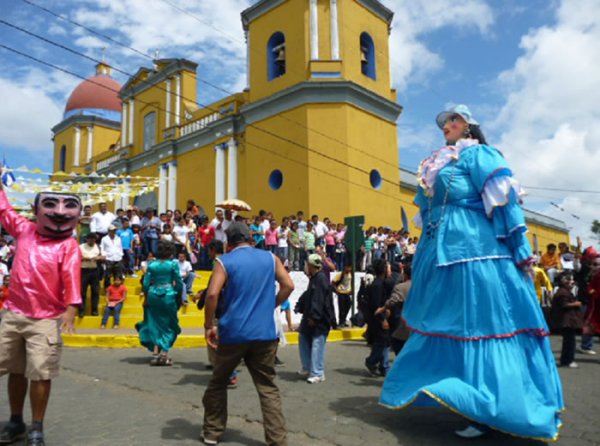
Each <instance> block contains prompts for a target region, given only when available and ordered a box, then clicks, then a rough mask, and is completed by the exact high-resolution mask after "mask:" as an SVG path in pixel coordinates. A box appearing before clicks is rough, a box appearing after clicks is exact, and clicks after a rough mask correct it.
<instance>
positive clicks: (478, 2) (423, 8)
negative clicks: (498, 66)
mask: <svg viewBox="0 0 600 446" xmlns="http://www.w3.org/2000/svg"><path fill="white" fill-rule="evenodd" d="M384 3H385V5H386V6H387V7H388V8H390V9H391V10H392V11H394V21H393V24H392V33H391V35H390V54H391V68H392V76H393V84H394V86H395V87H396V88H398V89H399V90H401V91H402V90H405V89H406V88H407V87H408V85H409V83H416V82H423V81H424V80H426V79H427V76H428V75H429V74H431V73H432V72H434V71H437V70H439V69H441V68H442V66H443V64H444V60H443V58H442V56H441V55H439V54H436V53H435V52H434V51H433V50H431V49H429V48H427V47H426V46H425V45H424V44H423V43H422V41H421V37H422V36H423V35H425V34H427V33H429V32H432V31H436V30H439V29H442V28H451V29H452V30H451V32H471V31H473V30H474V31H477V32H479V33H481V34H485V33H487V32H488V31H489V29H490V27H491V25H492V24H493V22H494V14H493V12H492V9H491V8H490V7H489V6H488V5H487V3H485V2H484V1H483V0H455V1H453V2H452V3H451V4H449V3H448V2H447V1H445V0H429V1H420V2H415V1H411V0H387V1H384Z"/></svg>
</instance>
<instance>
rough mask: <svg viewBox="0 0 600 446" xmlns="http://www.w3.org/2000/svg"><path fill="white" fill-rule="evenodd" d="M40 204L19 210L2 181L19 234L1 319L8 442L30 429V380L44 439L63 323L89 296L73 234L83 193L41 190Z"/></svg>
mask: <svg viewBox="0 0 600 446" xmlns="http://www.w3.org/2000/svg"><path fill="white" fill-rule="evenodd" d="M0 183H1V182H0ZM33 211H34V213H35V216H36V220H37V223H33V222H31V221H29V220H27V219H26V218H25V217H23V216H21V215H19V214H17V212H15V210H14V209H13V208H12V206H11V205H10V203H9V201H8V199H7V197H6V193H5V192H4V190H2V185H1V184H0V225H2V227H3V228H4V229H5V230H6V231H7V232H8V233H9V234H10V235H11V236H13V237H14V238H15V239H16V242H17V251H16V254H15V259H14V262H13V267H12V272H11V281H10V293H9V298H8V300H7V301H6V302H5V309H6V310H7V311H6V314H5V315H4V316H3V317H2V323H1V324H0V376H2V375H4V374H6V373H8V374H9V377H8V398H9V402H10V411H11V417H10V421H9V422H8V424H6V425H5V426H4V429H3V430H2V431H1V432H0V444H6V443H11V442H13V441H15V440H17V439H18V438H20V437H23V436H25V433H26V428H25V423H24V422H23V406H24V404H25V396H26V393H27V387H28V386H29V388H30V390H29V395H30V399H31V412H32V424H31V426H30V429H29V432H28V434H27V442H26V444H28V445H35V446H41V445H44V434H43V420H44V414H45V411H46V406H47V404H48V398H49V396H50V385H51V380H52V379H53V378H54V377H56V376H57V375H58V369H59V359H60V353H61V349H62V339H61V330H62V331H65V332H66V333H72V332H73V321H74V319H75V314H76V313H77V309H78V307H79V305H80V304H81V285H80V284H81V252H80V250H79V246H78V244H77V240H76V239H75V238H73V237H72V236H73V230H74V229H75V227H76V225H77V222H78V219H79V214H80V212H81V201H80V199H79V197H77V196H76V195H72V194H62V193H54V192H41V193H39V194H37V196H36V197H35V202H34V205H33Z"/></svg>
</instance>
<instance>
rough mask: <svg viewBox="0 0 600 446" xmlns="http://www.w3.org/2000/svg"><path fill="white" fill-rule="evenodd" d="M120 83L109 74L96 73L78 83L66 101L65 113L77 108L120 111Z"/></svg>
mask: <svg viewBox="0 0 600 446" xmlns="http://www.w3.org/2000/svg"><path fill="white" fill-rule="evenodd" d="M120 89H121V84H119V83H118V82H117V81H116V80H114V79H113V78H112V77H110V76H106V75H96V76H92V77H90V78H88V79H86V80H85V81H83V82H82V83H80V84H79V85H78V86H77V87H76V88H75V90H73V93H71V96H69V100H68V101H67V106H66V107H65V113H67V112H69V111H71V110H79V109H86V108H91V109H102V110H111V111H116V112H119V113H121V99H120V98H119V90H120Z"/></svg>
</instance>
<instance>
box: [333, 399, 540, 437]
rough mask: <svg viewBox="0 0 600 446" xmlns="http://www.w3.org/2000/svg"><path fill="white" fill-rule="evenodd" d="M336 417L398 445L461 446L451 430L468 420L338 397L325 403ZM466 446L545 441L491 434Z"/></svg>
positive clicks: (441, 412)
mask: <svg viewBox="0 0 600 446" xmlns="http://www.w3.org/2000/svg"><path fill="white" fill-rule="evenodd" d="M329 406H330V408H331V410H333V411H335V412H336V413H337V415H338V416H343V417H347V418H355V419H356V420H358V421H359V422H362V423H366V424H368V425H370V426H377V427H378V428H380V429H383V430H385V431H387V432H390V433H392V434H394V435H395V436H396V437H397V438H398V444H401V445H409V444H410V445H411V446H413V445H414V446H417V445H427V446H434V445H440V446H442V445H443V446H465V444H466V443H465V440H464V439H461V438H458V437H457V436H456V435H454V431H455V430H457V429H462V428H464V427H466V425H467V423H468V421H467V420H466V419H464V418H463V417H461V416H460V415H457V414H454V413H452V412H450V411H447V410H445V409H443V408H419V407H408V408H405V409H403V410H401V411H400V410H391V409H387V408H385V407H383V406H381V405H379V404H378V403H377V401H376V400H375V399H374V398H370V397H348V398H339V399H337V400H335V401H333V402H331V403H330V404H329ZM468 443H469V446H544V445H547V443H545V442H540V441H535V440H528V439H523V438H518V437H513V436H510V435H506V434H503V433H501V432H496V431H492V432H490V433H489V434H487V435H485V436H484V437H482V438H478V439H471V440H469V441H468Z"/></svg>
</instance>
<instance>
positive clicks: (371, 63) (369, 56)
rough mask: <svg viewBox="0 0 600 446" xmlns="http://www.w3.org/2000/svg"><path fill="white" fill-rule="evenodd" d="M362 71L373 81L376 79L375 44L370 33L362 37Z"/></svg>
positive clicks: (363, 34)
mask: <svg viewBox="0 0 600 446" xmlns="http://www.w3.org/2000/svg"><path fill="white" fill-rule="evenodd" d="M360 71H361V72H362V74H364V75H365V76H368V77H370V78H371V79H373V80H375V79H376V73H375V44H374V43H373V39H372V38H371V36H370V35H369V34H368V33H362V34H361V35H360Z"/></svg>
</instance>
